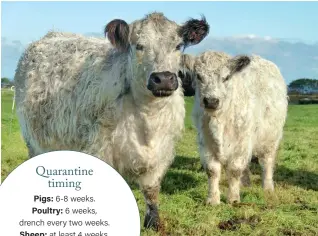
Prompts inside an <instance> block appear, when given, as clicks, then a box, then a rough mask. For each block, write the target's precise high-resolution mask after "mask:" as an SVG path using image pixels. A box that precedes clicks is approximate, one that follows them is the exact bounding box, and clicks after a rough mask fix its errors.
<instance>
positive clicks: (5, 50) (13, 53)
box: [1, 37, 25, 79]
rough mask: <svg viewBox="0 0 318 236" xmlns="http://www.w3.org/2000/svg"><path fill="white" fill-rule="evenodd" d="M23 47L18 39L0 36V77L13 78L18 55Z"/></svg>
mask: <svg viewBox="0 0 318 236" xmlns="http://www.w3.org/2000/svg"><path fill="white" fill-rule="evenodd" d="M24 49H25V45H23V44H22V43H21V42H20V41H19V40H8V39H7V38H5V37H2V38H1V77H8V78H10V79H13V77H14V73H15V69H16V67H17V64H18V61H19V58H20V56H21V55H22V53H23V51H24Z"/></svg>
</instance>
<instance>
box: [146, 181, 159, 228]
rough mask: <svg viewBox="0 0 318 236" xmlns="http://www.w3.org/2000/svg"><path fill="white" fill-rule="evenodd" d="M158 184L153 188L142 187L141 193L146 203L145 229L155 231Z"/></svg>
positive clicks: (157, 219)
mask: <svg viewBox="0 0 318 236" xmlns="http://www.w3.org/2000/svg"><path fill="white" fill-rule="evenodd" d="M159 191H160V184H158V185H155V186H143V187H142V192H143V194H144V197H145V201H146V215H145V221H144V227H145V228H152V229H154V230H156V231H158V229H159V222H160V218H159V212H158V203H159V202H158V198H159Z"/></svg>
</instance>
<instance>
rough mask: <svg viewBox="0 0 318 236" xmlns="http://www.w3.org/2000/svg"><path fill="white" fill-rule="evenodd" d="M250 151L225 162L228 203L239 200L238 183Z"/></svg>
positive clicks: (246, 164)
mask: <svg viewBox="0 0 318 236" xmlns="http://www.w3.org/2000/svg"><path fill="white" fill-rule="evenodd" d="M249 154H250V153H246V154H242V155H239V156H238V157H236V158H235V159H234V160H230V161H229V163H227V167H226V172H227V173H226V174H227V179H228V185H229V189H228V194H227V201H228V203H234V202H240V183H241V178H242V175H243V172H244V171H245V170H246V168H247V166H248V162H249V156H250V155H249Z"/></svg>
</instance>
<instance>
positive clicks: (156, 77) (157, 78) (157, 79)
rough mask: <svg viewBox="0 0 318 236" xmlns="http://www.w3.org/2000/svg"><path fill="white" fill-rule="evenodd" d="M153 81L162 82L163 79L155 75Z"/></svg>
mask: <svg viewBox="0 0 318 236" xmlns="http://www.w3.org/2000/svg"><path fill="white" fill-rule="evenodd" d="M153 81H154V82H155V83H156V84H160V83H161V80H160V78H159V77H158V76H155V77H154V79H153Z"/></svg>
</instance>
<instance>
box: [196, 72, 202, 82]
mask: <svg viewBox="0 0 318 236" xmlns="http://www.w3.org/2000/svg"><path fill="white" fill-rule="evenodd" d="M197 79H198V80H199V81H201V82H202V77H201V76H200V75H199V74H197Z"/></svg>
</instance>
